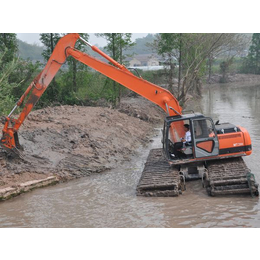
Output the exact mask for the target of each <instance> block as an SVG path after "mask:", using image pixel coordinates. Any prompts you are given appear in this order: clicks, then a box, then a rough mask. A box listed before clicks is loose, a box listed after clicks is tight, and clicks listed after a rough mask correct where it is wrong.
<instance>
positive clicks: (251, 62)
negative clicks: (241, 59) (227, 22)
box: [245, 33, 260, 74]
mask: <svg viewBox="0 0 260 260" xmlns="http://www.w3.org/2000/svg"><path fill="white" fill-rule="evenodd" d="M245 72H247V73H253V74H260V33H254V34H253V36H252V43H251V46H250V48H249V53H248V56H247V58H246V59H245Z"/></svg>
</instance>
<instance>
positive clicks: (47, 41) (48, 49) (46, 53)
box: [40, 33, 61, 103]
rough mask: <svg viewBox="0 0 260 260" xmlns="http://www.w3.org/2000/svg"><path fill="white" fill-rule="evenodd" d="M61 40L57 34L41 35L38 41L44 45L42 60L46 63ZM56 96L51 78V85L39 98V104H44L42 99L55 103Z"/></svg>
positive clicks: (56, 87) (53, 81)
mask: <svg viewBox="0 0 260 260" xmlns="http://www.w3.org/2000/svg"><path fill="white" fill-rule="evenodd" d="M60 38H61V34H59V33H41V34H40V41H41V42H42V43H43V45H44V50H43V52H42V56H43V57H44V60H45V61H46V62H47V61H48V60H49V58H50V56H51V54H52V53H53V50H54V48H55V46H56V44H57V42H58V41H59V39H60ZM57 95H58V86H57V84H56V81H55V78H53V80H52V82H51V84H50V85H49V90H48V91H47V92H46V93H45V95H44V96H43V97H42V98H41V101H40V103H42V102H44V99H45V100H47V102H48V103H51V102H55V101H57Z"/></svg>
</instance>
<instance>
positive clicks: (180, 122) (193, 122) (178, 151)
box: [162, 113, 219, 163]
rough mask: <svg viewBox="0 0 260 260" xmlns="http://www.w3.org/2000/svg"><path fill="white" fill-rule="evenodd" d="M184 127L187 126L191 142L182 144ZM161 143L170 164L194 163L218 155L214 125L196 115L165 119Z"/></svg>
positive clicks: (207, 119) (208, 119)
mask: <svg viewBox="0 0 260 260" xmlns="http://www.w3.org/2000/svg"><path fill="white" fill-rule="evenodd" d="M184 125H189V131H190V135H191V141H190V142H183V143H182V142H181V138H184V136H185V131H184ZM162 142H163V149H164V153H165V155H166V157H167V158H168V159H169V160H170V161H172V162H178V163H179V162H180V161H181V160H184V161H185V163H187V162H189V161H190V162H194V161H195V160H196V161H197V160H200V159H202V158H203V160H205V159H207V158H208V157H215V156H218V155H219V140H218V136H217V132H216V128H215V125H214V123H213V121H212V119H211V118H208V117H204V116H203V115H202V114H198V113H196V114H187V115H181V116H172V117H166V119H165V122H164V129H163V139H162Z"/></svg>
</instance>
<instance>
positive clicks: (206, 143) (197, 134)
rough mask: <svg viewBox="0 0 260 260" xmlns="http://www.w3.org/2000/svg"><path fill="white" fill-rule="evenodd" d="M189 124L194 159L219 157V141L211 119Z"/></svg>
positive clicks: (194, 121) (198, 120)
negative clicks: (190, 125) (190, 126)
mask: <svg viewBox="0 0 260 260" xmlns="http://www.w3.org/2000/svg"><path fill="white" fill-rule="evenodd" d="M191 122H192V136H193V145H194V155H195V158H202V157H209V156H217V155H219V141H218V136H217V133H216V129H215V125H214V123H213V121H212V119H211V118H206V117H204V118H200V119H193V120H192V121H191Z"/></svg>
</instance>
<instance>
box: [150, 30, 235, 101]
mask: <svg viewBox="0 0 260 260" xmlns="http://www.w3.org/2000/svg"><path fill="white" fill-rule="evenodd" d="M235 36H236V34H223V33H193V34H181V36H178V35H176V34H173V35H172V36H167V37H166V36H165V35H162V34H159V39H157V43H156V44H155V45H157V46H156V47H157V50H158V51H160V53H167V51H169V50H170V51H172V53H173V54H174V53H175V55H177V56H176V57H177V58H178V59H179V57H181V62H180V60H179V62H180V66H179V75H181V77H180V78H179V88H178V89H177V94H176V93H174V94H175V96H176V97H177V98H178V100H179V102H180V104H181V105H184V104H185V102H186V100H187V94H188V93H189V94H192V95H200V94H201V87H202V83H201V77H202V76H203V75H204V74H205V70H206V61H207V58H208V57H209V56H210V55H213V56H216V55H217V54H218V53H220V52H221V51H224V50H225V48H228V47H230V46H231V43H232V42H234V39H235ZM165 37H166V38H167V41H165ZM178 39H179V40H178ZM161 45H163V47H164V48H162V47H161ZM174 50H175V52H174ZM180 53H181V55H180Z"/></svg>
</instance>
